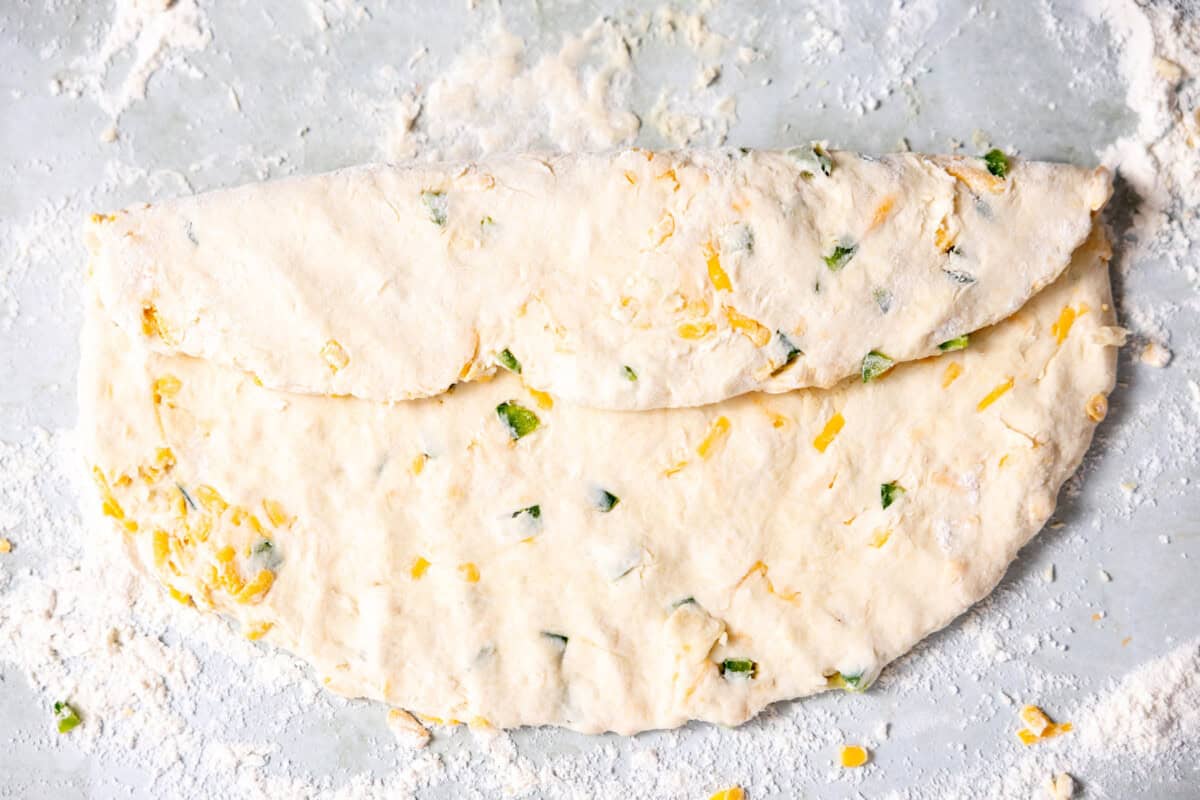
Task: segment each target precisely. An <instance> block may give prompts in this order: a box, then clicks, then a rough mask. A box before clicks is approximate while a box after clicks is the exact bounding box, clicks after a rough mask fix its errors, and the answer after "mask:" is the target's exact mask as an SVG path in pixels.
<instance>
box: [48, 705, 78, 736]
mask: <svg viewBox="0 0 1200 800" xmlns="http://www.w3.org/2000/svg"><path fill="white" fill-rule="evenodd" d="M54 717H55V719H57V720H58V732H59V733H70V732H71V731H73V730H75V729H76V728H78V727H79V725H80V724H81V723H82V722H83V720H81V719H80V718H79V714H78V713H76V711H75V709H74V708H72V707H71V705H70V703H66V702H64V701H61V700H60V701H58V702H56V703H55V704H54Z"/></svg>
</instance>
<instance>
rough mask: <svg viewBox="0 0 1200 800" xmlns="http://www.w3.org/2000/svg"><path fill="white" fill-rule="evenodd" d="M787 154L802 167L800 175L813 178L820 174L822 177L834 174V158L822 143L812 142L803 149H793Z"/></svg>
mask: <svg viewBox="0 0 1200 800" xmlns="http://www.w3.org/2000/svg"><path fill="white" fill-rule="evenodd" d="M787 154H788V155H789V156H791V157H792V158H793V159H795V161H796V163H797V164H799V165H800V174H801V175H805V176H809V177H811V176H813V175H816V174H817V173H818V172H819V173H821V174H822V175H832V174H833V156H831V155H829V152H828V151H827V150H826V149H825V148H824V147H823V146H822V145H821V143H820V142H810V143H809V144H806V145H803V146H802V147H793V148H792V149H790V150H788V151H787Z"/></svg>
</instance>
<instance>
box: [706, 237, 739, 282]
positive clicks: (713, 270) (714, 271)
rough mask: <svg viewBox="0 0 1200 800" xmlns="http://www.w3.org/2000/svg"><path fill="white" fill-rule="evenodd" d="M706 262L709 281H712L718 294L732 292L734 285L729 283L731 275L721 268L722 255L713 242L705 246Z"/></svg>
mask: <svg viewBox="0 0 1200 800" xmlns="http://www.w3.org/2000/svg"><path fill="white" fill-rule="evenodd" d="M704 261H705V265H706V266H707V267H708V279H709V280H710V281H712V285H713V288H714V289H716V290H717V291H718V292H729V291H732V290H733V284H731V283H730V282H729V275H728V274H726V272H725V270H723V269H722V268H721V255H720V253H718V252H717V249H716V248H715V247H713V244H712V242H708V243H706V244H705V245H704Z"/></svg>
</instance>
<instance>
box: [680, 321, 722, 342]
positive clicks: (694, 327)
mask: <svg viewBox="0 0 1200 800" xmlns="http://www.w3.org/2000/svg"><path fill="white" fill-rule="evenodd" d="M714 330H716V326H715V325H713V324H712V323H711V322H709V321H708V320H706V319H705V320H701V321H699V322H685V323H683V324H682V325H680V326H679V328H678V329H677V331H676V332H677V333H678V334H679V338H681V339H692V340H695V339H703V338H705V337H706V336H708V335H710V334H711V333H712V332H713V331H714Z"/></svg>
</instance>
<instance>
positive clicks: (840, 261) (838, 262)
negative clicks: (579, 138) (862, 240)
mask: <svg viewBox="0 0 1200 800" xmlns="http://www.w3.org/2000/svg"><path fill="white" fill-rule="evenodd" d="M856 250H858V245H856V244H838V245H834V247H833V251H832V252H831V253H830V254H829V255H827V256H823V258H824V259H825V266H827V267H829V271H830V272H839V271H840V270H841V269H842V267H844V266H846V264H847V263H849V261H850V259H852V258H854V253H855V251H856Z"/></svg>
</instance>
